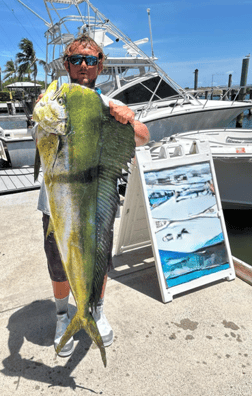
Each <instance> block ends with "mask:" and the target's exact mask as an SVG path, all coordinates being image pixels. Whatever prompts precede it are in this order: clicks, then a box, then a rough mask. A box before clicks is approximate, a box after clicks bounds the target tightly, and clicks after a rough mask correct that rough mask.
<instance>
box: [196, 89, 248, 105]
mask: <svg viewBox="0 0 252 396" xmlns="http://www.w3.org/2000/svg"><path fill="white" fill-rule="evenodd" d="M246 88H247V87H246V86H240V87H236V88H234V87H229V88H219V87H212V88H211V90H196V91H191V92H193V93H194V96H195V97H198V96H199V95H201V94H203V93H204V92H205V93H206V92H210V98H211V99H212V97H213V96H214V91H216V90H218V91H222V92H223V91H225V93H224V94H217V95H215V96H219V100H222V101H225V100H229V97H230V94H231V93H232V92H233V91H234V90H235V91H236V93H235V94H233V95H232V97H231V100H229V101H230V102H231V106H233V104H234V103H235V102H236V101H237V98H238V97H239V95H240V93H242V91H243V93H244V90H246ZM208 101H209V95H208V94H207V98H206V101H205V103H204V105H203V109H204V108H205V107H206V105H207V103H208Z"/></svg>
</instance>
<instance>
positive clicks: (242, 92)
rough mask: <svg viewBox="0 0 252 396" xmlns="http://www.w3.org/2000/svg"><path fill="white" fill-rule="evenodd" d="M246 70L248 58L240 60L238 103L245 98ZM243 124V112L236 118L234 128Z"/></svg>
mask: <svg viewBox="0 0 252 396" xmlns="http://www.w3.org/2000/svg"><path fill="white" fill-rule="evenodd" d="M248 68H249V56H247V57H246V58H244V59H243V60H242V72H241V81H240V86H241V87H242V88H241V90H240V93H239V95H238V98H239V100H240V101H243V100H245V96H246V85H247V78H248ZM242 123H243V112H242V113H241V114H239V115H238V116H237V118H236V128H242Z"/></svg>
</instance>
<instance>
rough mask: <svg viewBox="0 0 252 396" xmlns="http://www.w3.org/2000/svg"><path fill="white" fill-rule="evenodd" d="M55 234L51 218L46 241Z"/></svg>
mask: <svg viewBox="0 0 252 396" xmlns="http://www.w3.org/2000/svg"><path fill="white" fill-rule="evenodd" d="M52 232H54V228H53V223H52V219H51V217H50V219H49V224H48V228H47V232H46V239H47V238H48V236H49V235H50V234H51V233H52Z"/></svg>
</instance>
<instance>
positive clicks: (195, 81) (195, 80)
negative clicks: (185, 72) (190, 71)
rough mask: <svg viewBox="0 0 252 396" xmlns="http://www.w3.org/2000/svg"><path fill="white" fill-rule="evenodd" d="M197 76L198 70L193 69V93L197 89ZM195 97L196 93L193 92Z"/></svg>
mask: <svg viewBox="0 0 252 396" xmlns="http://www.w3.org/2000/svg"><path fill="white" fill-rule="evenodd" d="M198 74H199V70H198V69H195V71H194V91H197V89H198ZM195 95H196V92H195Z"/></svg>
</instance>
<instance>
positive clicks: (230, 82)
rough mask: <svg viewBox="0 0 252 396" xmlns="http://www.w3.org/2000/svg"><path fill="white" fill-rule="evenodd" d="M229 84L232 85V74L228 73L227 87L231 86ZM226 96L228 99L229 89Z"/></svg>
mask: <svg viewBox="0 0 252 396" xmlns="http://www.w3.org/2000/svg"><path fill="white" fill-rule="evenodd" d="M231 86H232V74H229V76H228V88H231ZM227 97H228V99H229V98H230V91H228V94H227Z"/></svg>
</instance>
